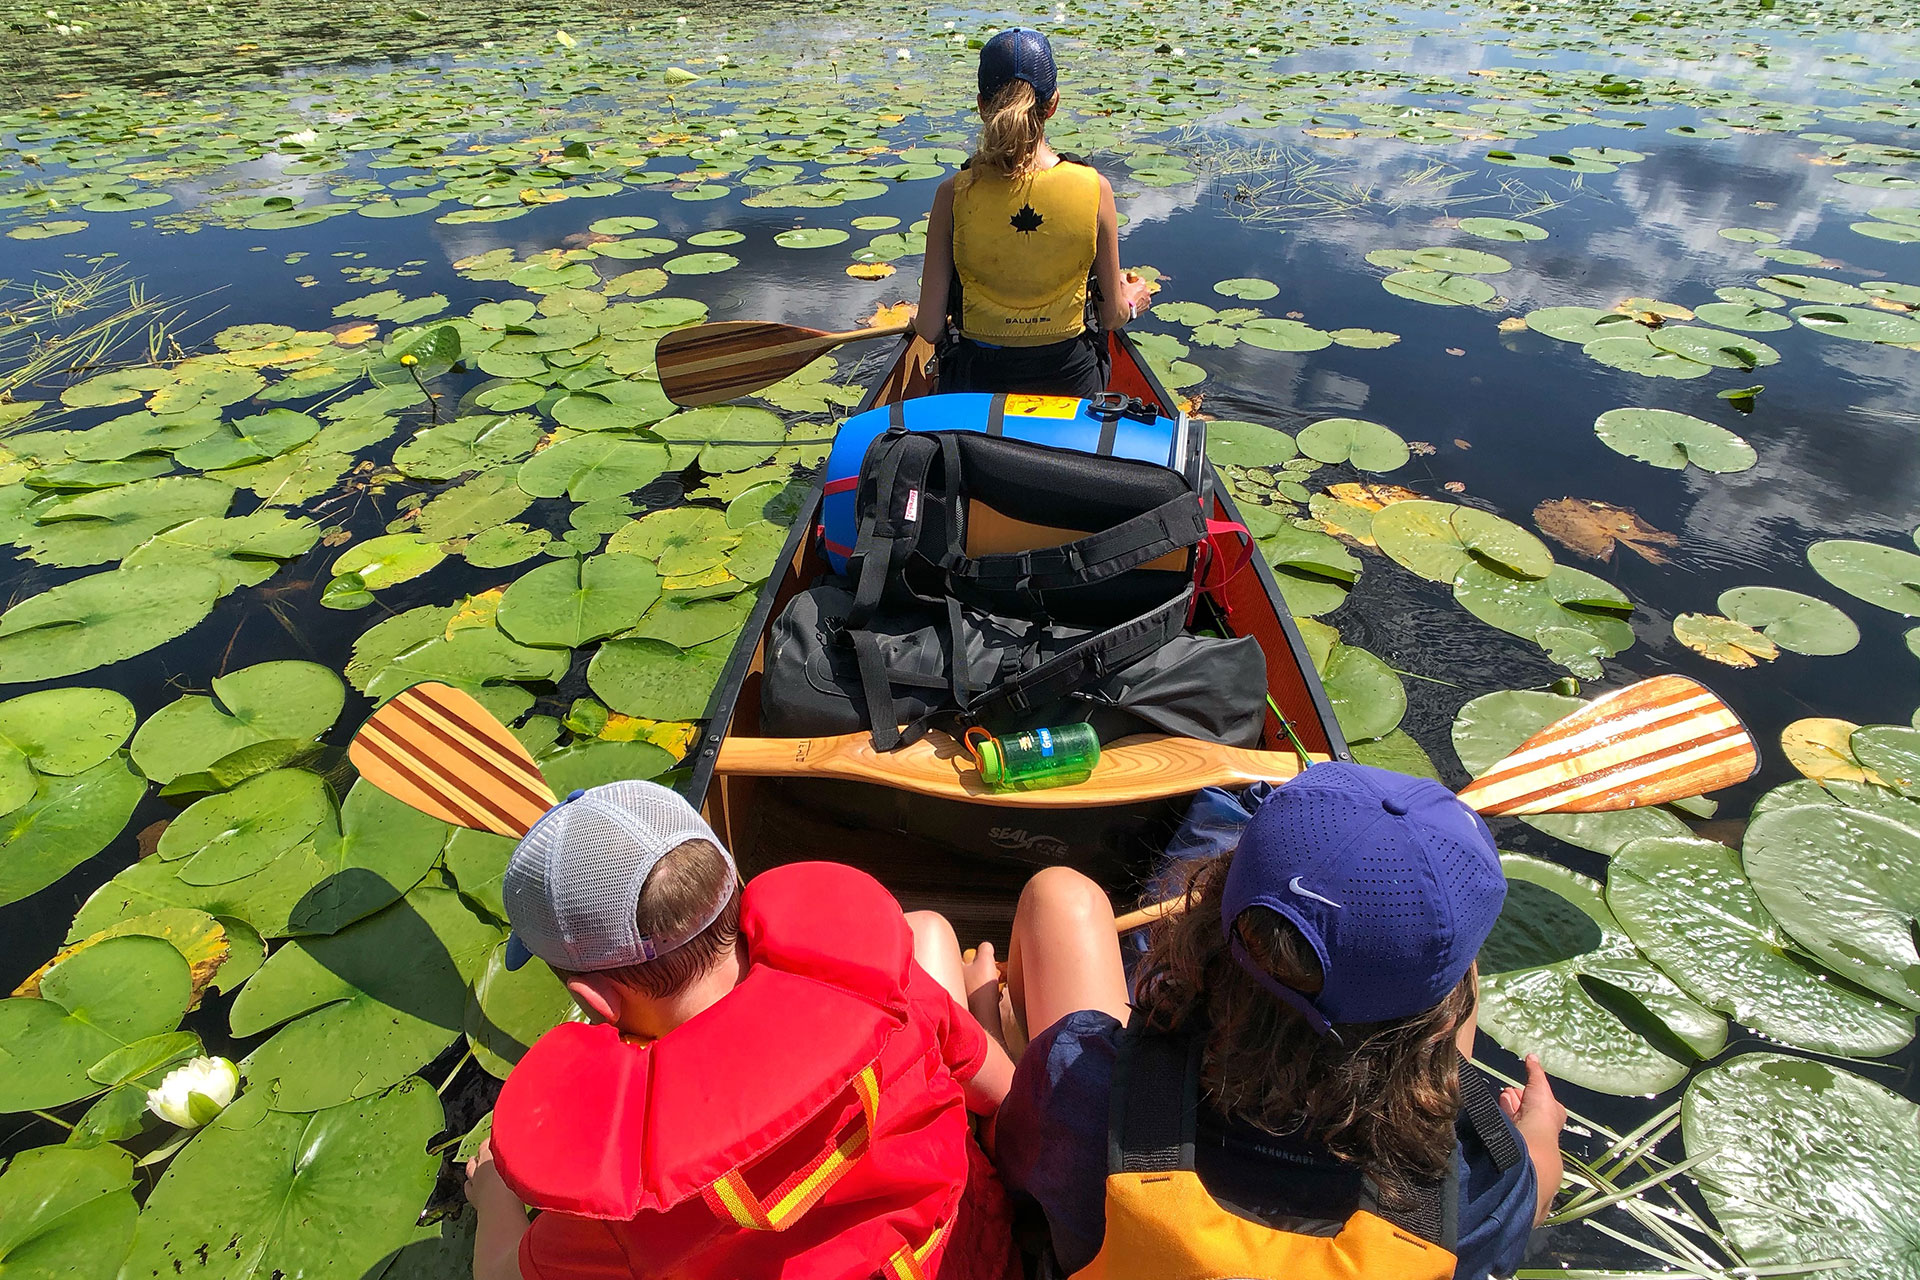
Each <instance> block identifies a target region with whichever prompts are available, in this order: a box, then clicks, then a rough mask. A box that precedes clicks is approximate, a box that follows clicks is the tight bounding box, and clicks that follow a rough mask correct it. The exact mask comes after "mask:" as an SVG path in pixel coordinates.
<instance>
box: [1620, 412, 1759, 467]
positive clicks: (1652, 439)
mask: <svg viewBox="0 0 1920 1280" xmlns="http://www.w3.org/2000/svg"><path fill="white" fill-rule="evenodd" d="M1593 429H1594V431H1595V432H1596V433H1597V434H1598V435H1599V437H1600V439H1601V442H1602V443H1604V444H1605V445H1606V446H1607V447H1608V448H1609V449H1612V450H1613V451H1614V452H1615V453H1623V454H1625V455H1626V456H1627V457H1629V458H1634V459H1637V460H1639V461H1641V462H1646V463H1651V464H1652V465H1654V466H1656V467H1662V468H1665V469H1666V470H1668V471H1680V470H1683V469H1684V468H1685V467H1686V466H1687V465H1688V464H1689V463H1691V464H1692V465H1693V466H1696V467H1699V468H1700V469H1701V470H1702V471H1713V472H1730V471H1745V470H1747V469H1748V468H1749V467H1751V466H1753V464H1754V463H1755V462H1756V461H1758V457H1759V455H1757V454H1756V453H1754V451H1753V446H1752V445H1750V444H1748V443H1747V442H1746V441H1745V440H1742V439H1741V438H1740V437H1739V436H1737V435H1735V434H1734V433H1733V432H1731V431H1729V430H1727V429H1726V428H1725V427H1720V426H1715V425H1714V424H1713V423H1711V422H1707V421H1705V420H1703V419H1700V418H1696V417H1693V416H1692V415H1690V414H1685V413H1675V412H1674V411H1673V410H1671V409H1609V410H1607V411H1606V412H1605V413H1603V414H1601V415H1600V416H1599V418H1597V419H1595V421H1594V424H1593Z"/></svg>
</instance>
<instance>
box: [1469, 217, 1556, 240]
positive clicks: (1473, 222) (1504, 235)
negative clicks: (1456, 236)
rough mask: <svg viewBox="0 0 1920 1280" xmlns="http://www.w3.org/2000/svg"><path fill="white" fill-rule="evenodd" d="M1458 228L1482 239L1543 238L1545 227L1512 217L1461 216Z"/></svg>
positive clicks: (1545, 235)
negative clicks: (1518, 220)
mask: <svg viewBox="0 0 1920 1280" xmlns="http://www.w3.org/2000/svg"><path fill="white" fill-rule="evenodd" d="M1460 229H1461V230H1462V231H1464V232H1466V233H1467V234H1468V235H1470V236H1479V237H1480V238H1481V239H1482V240H1545V239H1546V238H1547V229H1546V228H1545V227H1541V226H1536V225H1534V224H1533V223H1531V222H1516V221H1514V220H1513V219H1512V218H1462V219H1460Z"/></svg>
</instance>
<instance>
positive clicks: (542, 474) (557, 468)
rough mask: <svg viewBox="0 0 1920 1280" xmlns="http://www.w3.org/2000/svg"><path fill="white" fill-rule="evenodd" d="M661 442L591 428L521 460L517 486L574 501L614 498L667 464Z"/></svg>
mask: <svg viewBox="0 0 1920 1280" xmlns="http://www.w3.org/2000/svg"><path fill="white" fill-rule="evenodd" d="M670 459H671V455H670V454H669V453H668V451H667V447H666V446H665V445H659V444H644V443H641V442H640V441H637V440H625V439H621V438H620V437H618V436H613V435H607V434H602V433H593V434H589V435H584V436H575V437H574V438H572V439H571V440H562V441H560V442H559V443H558V444H555V445H551V446H549V447H548V448H546V449H543V450H541V451H540V452H539V453H536V454H534V455H533V457H531V458H529V459H527V460H526V461H525V462H523V463H521V464H520V469H519V472H518V474H517V479H518V483H519V485H520V487H521V488H522V489H524V490H525V491H526V492H527V493H529V494H531V495H532V496H534V497H536V498H557V497H559V496H560V495H562V494H565V495H567V496H568V497H570V498H572V499H573V500H574V501H575V502H593V501H595V500H597V499H600V498H617V497H624V496H625V495H627V494H629V493H632V492H634V491H635V490H637V489H643V488H645V487H646V486H647V485H649V484H651V483H653V482H654V481H655V480H657V479H659V478H660V476H661V474H662V473H663V472H665V471H666V470H667V467H668V466H669V465H670Z"/></svg>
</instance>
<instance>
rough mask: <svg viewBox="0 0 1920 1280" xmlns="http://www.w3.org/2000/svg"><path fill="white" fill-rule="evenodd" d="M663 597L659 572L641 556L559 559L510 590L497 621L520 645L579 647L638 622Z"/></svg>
mask: <svg viewBox="0 0 1920 1280" xmlns="http://www.w3.org/2000/svg"><path fill="white" fill-rule="evenodd" d="M659 595H660V575H659V574H658V573H657V572H656V571H655V569H654V567H653V565H651V564H649V563H648V562H647V561H646V560H643V559H641V558H640V557H639V556H634V555H619V554H613V555H598V556H589V557H588V558H586V559H585V560H572V559H568V560H559V561H555V562H554V563H552V564H547V565H542V566H540V567H539V568H537V569H534V570H532V571H531V572H529V573H527V574H526V575H524V576H523V577H521V578H519V579H518V580H517V581H515V582H514V584H513V585H512V586H510V587H508V588H507V593H506V595H505V596H504V597H503V598H502V599H501V601H500V611H499V615H498V624H499V627H500V629H501V630H502V631H504V632H506V633H507V634H508V635H509V636H512V637H513V638H514V639H515V640H518V641H519V642H520V643H521V644H530V645H543V646H547V647H550V648H551V647H558V648H578V647H579V646H581V645H584V644H589V643H591V642H592V641H595V640H600V639H604V638H605V637H607V636H610V635H613V634H615V633H616V632H620V631H625V630H626V629H627V628H629V627H631V626H633V625H634V624H635V623H637V622H639V621H640V616H641V615H642V614H644V613H645V612H646V611H647V609H648V607H649V606H650V605H652V604H653V602H654V601H655V600H656V599H658V598H659Z"/></svg>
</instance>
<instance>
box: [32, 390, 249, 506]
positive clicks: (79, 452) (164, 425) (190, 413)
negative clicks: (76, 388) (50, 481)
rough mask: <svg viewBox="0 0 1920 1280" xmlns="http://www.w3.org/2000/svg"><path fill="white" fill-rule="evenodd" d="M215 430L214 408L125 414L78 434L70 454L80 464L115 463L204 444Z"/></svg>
mask: <svg viewBox="0 0 1920 1280" xmlns="http://www.w3.org/2000/svg"><path fill="white" fill-rule="evenodd" d="M83 385H84V384H83ZM218 430H220V411H219V409H217V408H201V407H198V406H196V407H194V408H191V409H187V410H185V411H184V412H181V413H147V412H145V411H140V412H135V413H124V414H121V415H120V416H119V417H117V418H111V419H109V420H108V421H106V422H103V423H101V424H100V425H99V426H96V427H91V428H89V429H87V430H86V431H83V432H80V433H78V435H77V437H76V438H75V439H74V441H73V443H72V444H71V445H70V446H69V452H71V453H72V455H73V456H74V457H75V458H76V459H78V460H80V461H81V462H118V461H121V460H123V459H127V458H133V457H135V456H136V455H142V454H150V453H156V452H169V453H170V452H172V451H173V450H175V449H181V448H185V447H187V446H189V445H192V444H194V443H195V442H196V441H200V440H204V439H206V438H207V437H208V436H210V435H212V434H213V433H214V432H216V431H218ZM148 461H151V459H148ZM170 469H171V468H169V470H170ZM162 474H164V472H163V473H162ZM61 487H76V486H61ZM88 487H98V488H106V487H107V486H105V485H99V486H88Z"/></svg>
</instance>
